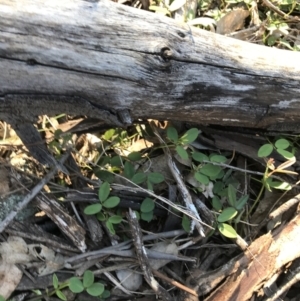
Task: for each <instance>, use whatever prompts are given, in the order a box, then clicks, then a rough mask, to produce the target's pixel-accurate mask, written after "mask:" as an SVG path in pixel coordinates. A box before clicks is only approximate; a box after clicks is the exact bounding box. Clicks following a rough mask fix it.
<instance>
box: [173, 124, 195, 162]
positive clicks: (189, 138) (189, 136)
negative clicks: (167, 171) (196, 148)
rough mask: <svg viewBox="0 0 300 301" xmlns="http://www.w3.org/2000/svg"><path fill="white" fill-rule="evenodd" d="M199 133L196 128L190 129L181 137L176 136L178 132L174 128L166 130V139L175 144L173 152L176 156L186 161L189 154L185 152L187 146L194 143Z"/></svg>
mask: <svg viewBox="0 0 300 301" xmlns="http://www.w3.org/2000/svg"><path fill="white" fill-rule="evenodd" d="M199 133H200V131H199V130H198V129H196V128H191V129H189V130H188V131H186V132H185V133H184V134H183V135H182V136H181V137H179V136H178V132H177V130H176V129H175V128H174V127H168V128H167V138H168V139H169V140H170V141H171V142H172V143H173V144H175V150H176V152H177V154H178V155H179V156H180V157H181V158H182V159H183V160H188V158H189V154H188V152H187V150H186V148H187V146H188V145H189V144H191V143H192V142H194V141H195V140H196V139H197V137H198V135H199Z"/></svg>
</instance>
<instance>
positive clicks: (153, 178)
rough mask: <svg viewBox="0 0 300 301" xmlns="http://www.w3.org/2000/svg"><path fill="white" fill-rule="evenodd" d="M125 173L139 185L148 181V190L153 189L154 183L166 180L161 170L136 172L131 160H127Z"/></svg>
mask: <svg viewBox="0 0 300 301" xmlns="http://www.w3.org/2000/svg"><path fill="white" fill-rule="evenodd" d="M123 175H124V176H125V177H126V178H127V179H129V180H130V181H132V182H133V183H135V184H137V185H141V184H143V183H145V182H146V183H147V188H148V190H151V191H153V185H154V184H159V183H161V182H163V181H164V180H165V178H164V176H163V175H162V174H161V173H159V172H149V173H144V172H137V173H136V172H135V169H134V166H133V164H132V163H131V162H128V161H127V162H125V164H124V173H123Z"/></svg>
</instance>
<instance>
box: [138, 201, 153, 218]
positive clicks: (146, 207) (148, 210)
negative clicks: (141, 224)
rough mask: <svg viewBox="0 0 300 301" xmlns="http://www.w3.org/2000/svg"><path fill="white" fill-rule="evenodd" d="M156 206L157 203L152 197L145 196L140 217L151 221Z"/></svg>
mask: <svg viewBox="0 0 300 301" xmlns="http://www.w3.org/2000/svg"><path fill="white" fill-rule="evenodd" d="M154 208H155V203H154V201H153V200H152V199H151V198H145V199H144V201H143V202H142V204H141V208H140V211H141V213H140V217H141V219H142V220H144V221H146V222H150V221H151V220H152V219H153V210H154Z"/></svg>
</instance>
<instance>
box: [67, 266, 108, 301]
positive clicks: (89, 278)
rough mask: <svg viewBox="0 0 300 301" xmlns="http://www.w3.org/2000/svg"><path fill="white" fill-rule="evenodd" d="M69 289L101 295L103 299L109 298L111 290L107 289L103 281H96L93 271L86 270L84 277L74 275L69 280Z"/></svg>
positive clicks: (94, 295) (77, 292)
mask: <svg viewBox="0 0 300 301" xmlns="http://www.w3.org/2000/svg"><path fill="white" fill-rule="evenodd" d="M68 285H69V289H70V290H71V291H72V292H73V293H75V294H79V293H82V292H83V291H86V292H87V293H88V294H89V295H91V296H93V297H100V298H101V299H105V298H108V297H109V296H110V292H109V291H108V290H105V286H104V284H103V283H101V282H95V278H94V273H93V272H92V271H89V270H87V271H85V272H84V274H83V279H82V280H81V279H80V278H78V277H72V278H71V279H69V282H68Z"/></svg>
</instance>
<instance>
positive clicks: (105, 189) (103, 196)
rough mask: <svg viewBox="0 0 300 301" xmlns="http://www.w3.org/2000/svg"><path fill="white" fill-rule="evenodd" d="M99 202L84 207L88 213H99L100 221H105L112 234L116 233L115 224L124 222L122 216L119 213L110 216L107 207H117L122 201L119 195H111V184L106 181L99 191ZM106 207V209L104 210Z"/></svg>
mask: <svg viewBox="0 0 300 301" xmlns="http://www.w3.org/2000/svg"><path fill="white" fill-rule="evenodd" d="M98 197H99V201H100V202H99V203H97V204H92V205H89V206H87V207H86V208H85V209H84V213H85V214H86V215H93V214H97V218H98V220H99V221H105V224H106V227H107V228H108V229H109V231H110V232H111V233H112V234H115V233H116V232H115V229H114V225H115V224H119V223H121V222H122V217H121V216H119V215H112V216H110V215H109V214H108V212H107V209H112V208H115V207H116V206H118V205H119V203H120V198H119V197H117V196H110V184H109V183H108V182H104V183H103V184H102V185H101V186H100V188H99V191H98ZM103 209H106V210H103Z"/></svg>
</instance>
